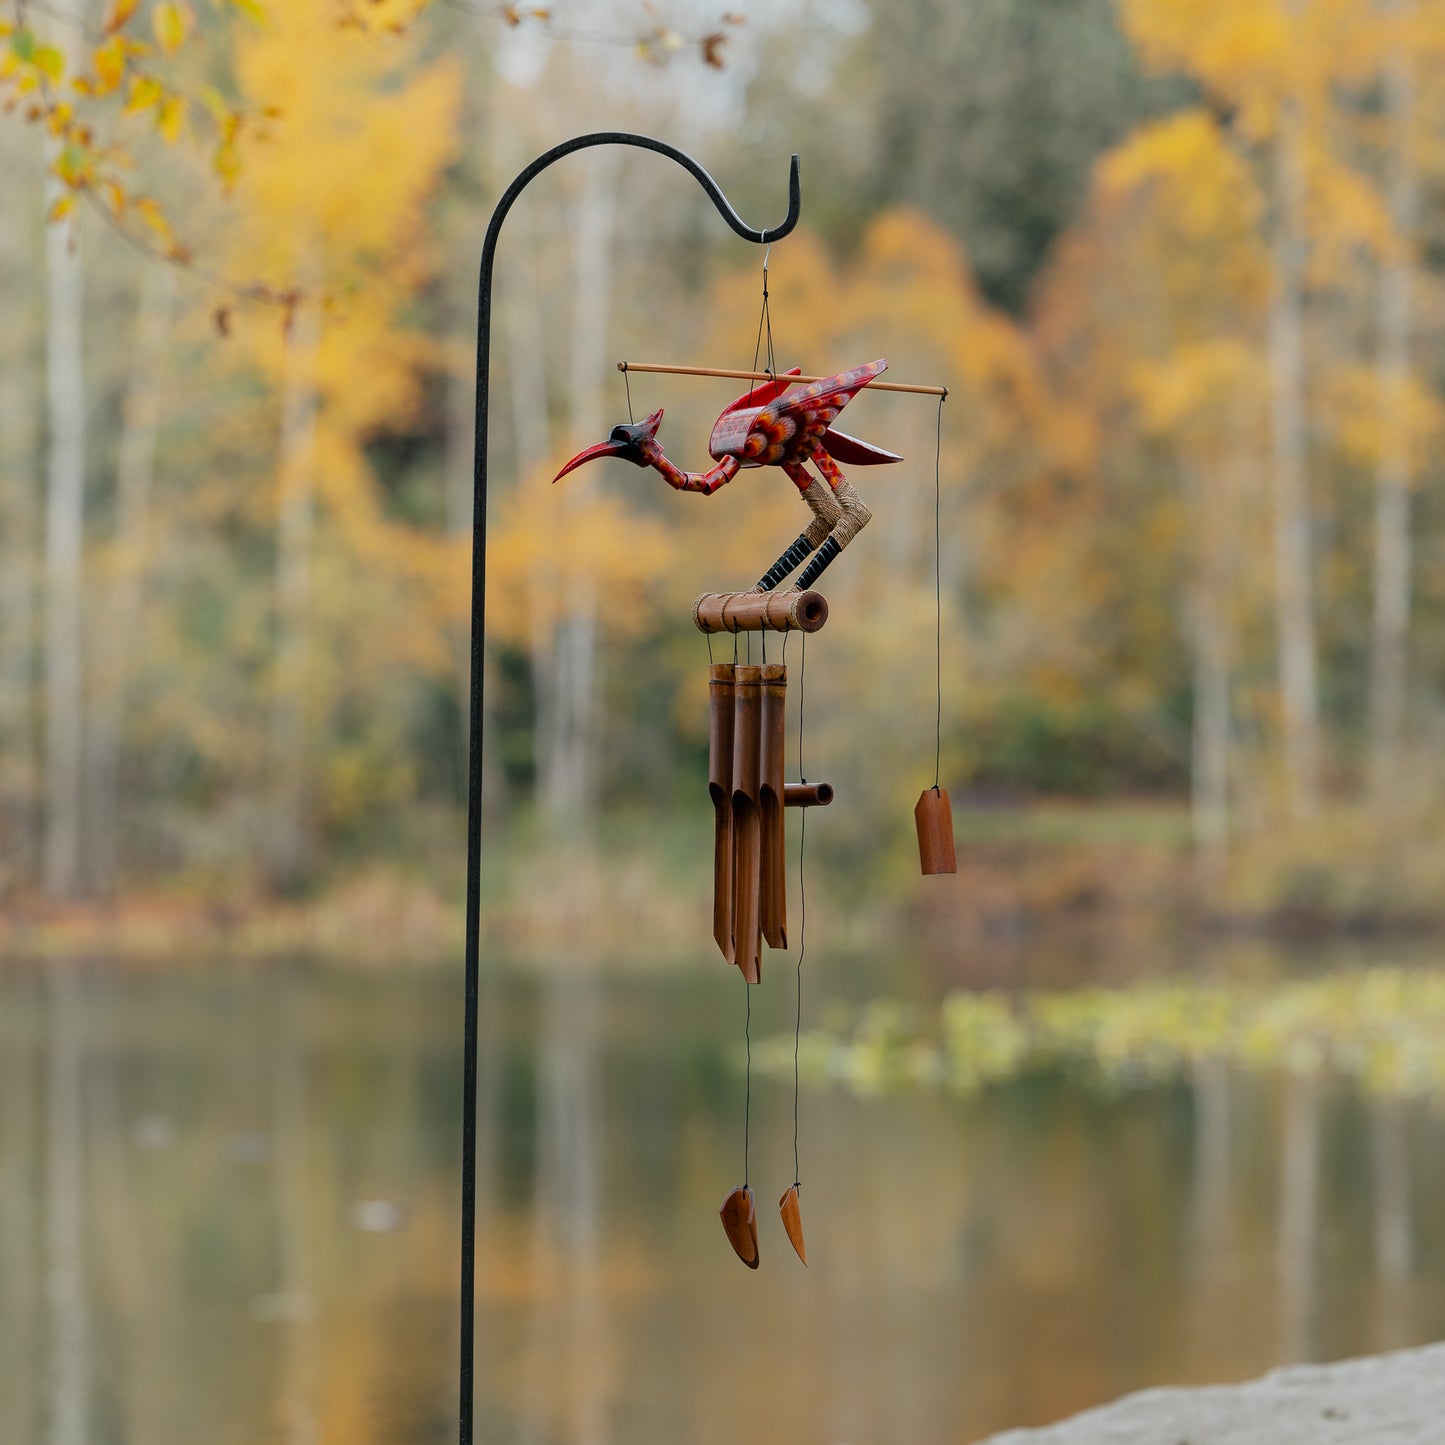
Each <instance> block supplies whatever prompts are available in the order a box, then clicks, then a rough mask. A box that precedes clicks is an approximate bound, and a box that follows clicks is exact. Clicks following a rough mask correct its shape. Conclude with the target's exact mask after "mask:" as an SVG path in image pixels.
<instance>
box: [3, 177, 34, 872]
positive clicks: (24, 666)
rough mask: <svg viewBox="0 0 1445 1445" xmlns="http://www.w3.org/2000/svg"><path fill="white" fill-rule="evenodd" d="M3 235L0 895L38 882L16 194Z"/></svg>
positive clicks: (25, 358)
mask: <svg viewBox="0 0 1445 1445" xmlns="http://www.w3.org/2000/svg"><path fill="white" fill-rule="evenodd" d="M14 202H15V212H14V214H13V215H12V216H11V217H10V218H9V219H8V220H7V224H6V225H5V226H4V227H3V228H0V337H3V338H4V344H5V346H6V351H5V353H4V354H3V355H0V898H3V897H4V896H5V894H6V893H7V892H8V891H10V890H11V889H13V888H16V887H18V886H23V885H24V884H25V883H28V882H31V881H33V880H34V877H35V863H36V858H35V846H34V839H35V838H36V836H37V828H36V821H37V814H36V804H37V802H38V798H39V790H38V778H39V769H38V761H39V758H38V750H37V738H36V725H35V724H36V716H37V709H36V697H35V661H36V659H35V619H36V602H37V599H36V583H37V580H38V578H37V569H36V560H37V557H38V555H39V550H40V498H39V493H38V490H37V487H36V479H37V471H38V466H37V463H38V455H37V451H36V443H37V429H36V426H35V412H36V403H37V400H38V398H37V395H36V391H35V386H34V382H33V380H32V377H33V370H34V368H33V363H34V360H35V358H34V357H33V356H32V354H31V351H30V343H31V338H32V336H33V334H34V333H33V331H32V324H31V323H32V320H33V317H32V314H31V305H30V303H29V300H28V298H29V295H30V292H31V289H32V288H31V285H30V284H29V283H30V281H31V280H32V279H33V277H32V276H31V275H30V272H29V265H30V261H31V259H32V258H31V257H30V256H29V255H28V254H27V247H28V245H29V243H30V241H31V226H30V225H29V221H30V220H31V217H30V216H29V215H28V214H27V209H26V207H25V205H24V193H23V192H22V191H20V190H18V189H17V191H16V193H15V196H14Z"/></svg>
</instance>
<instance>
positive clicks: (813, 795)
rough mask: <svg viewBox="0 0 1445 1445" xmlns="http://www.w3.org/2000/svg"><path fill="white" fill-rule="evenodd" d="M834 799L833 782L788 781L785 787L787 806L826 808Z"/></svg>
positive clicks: (785, 802) (785, 805) (785, 804)
mask: <svg viewBox="0 0 1445 1445" xmlns="http://www.w3.org/2000/svg"><path fill="white" fill-rule="evenodd" d="M832 801H833V785H832V783H787V784H785V785H784V787H783V806H784V807H785V808H826V807H827V806H828V804H829V803H831V802H832Z"/></svg>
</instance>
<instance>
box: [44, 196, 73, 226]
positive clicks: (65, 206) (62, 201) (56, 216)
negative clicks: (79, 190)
mask: <svg viewBox="0 0 1445 1445" xmlns="http://www.w3.org/2000/svg"><path fill="white" fill-rule="evenodd" d="M74 209H75V193H74V192H73V191H67V192H66V193H65V194H64V195H63V196H57V197H56V198H55V199H54V200H53V201H52V202H51V203H50V209H49V210H48V211H47V212H46V213H45V219H46V220H47V221H63V220H64V219H65V218H66V217H67V216H68V215H69V214H70V213H71V212H72V211H73V210H74Z"/></svg>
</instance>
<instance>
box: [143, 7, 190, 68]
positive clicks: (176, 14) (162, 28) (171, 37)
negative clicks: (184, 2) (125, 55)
mask: <svg viewBox="0 0 1445 1445" xmlns="http://www.w3.org/2000/svg"><path fill="white" fill-rule="evenodd" d="M151 28H152V29H153V30H154V31H155V35H156V44H157V45H159V46H160V48H161V49H162V50H164V51H165V53H166V54H167V55H174V54H175V53H176V51H178V50H179V49H180V48H181V46H182V45H184V44H185V43H186V35H187V34H188V32H189V31H190V28H191V26H190V16H189V15H188V14H187V13H186V11H185V10H184V9H183V8H182V7H181V6H180V5H179V4H177V3H176V0H161V3H160V4H159V5H157V6H156V8H155V9H154V10H152V11H151Z"/></svg>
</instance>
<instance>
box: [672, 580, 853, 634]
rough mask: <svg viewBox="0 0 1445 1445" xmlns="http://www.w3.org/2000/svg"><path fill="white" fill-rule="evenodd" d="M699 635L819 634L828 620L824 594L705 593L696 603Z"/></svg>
mask: <svg viewBox="0 0 1445 1445" xmlns="http://www.w3.org/2000/svg"><path fill="white" fill-rule="evenodd" d="M692 620H693V621H694V622H695V623H696V624H697V630H698V631H699V632H789V631H797V632H816V631H817V630H818V629H819V628H820V627H822V625H823V624H824V623H825V622H826V621H827V620H828V603H827V601H826V600H825V599H824V597H823V595H822V594H821V593H820V592H798V591H796V590H793V589H789V590H788V591H786V592H704V593H703V595H702V596H701V597H699V598H698V599H697V601H696V602H694V603H693V604H692Z"/></svg>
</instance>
